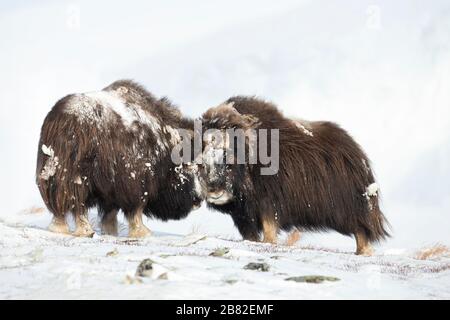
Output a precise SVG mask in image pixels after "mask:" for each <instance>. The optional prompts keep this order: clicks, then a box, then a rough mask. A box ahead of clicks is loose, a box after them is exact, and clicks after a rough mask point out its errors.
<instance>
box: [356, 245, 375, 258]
mask: <svg viewBox="0 0 450 320" xmlns="http://www.w3.org/2000/svg"><path fill="white" fill-rule="evenodd" d="M356 255H358V256H363V257H371V256H372V255H373V249H372V247H370V246H367V247H364V248H358V249H357V250H356Z"/></svg>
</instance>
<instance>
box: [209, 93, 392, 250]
mask: <svg viewBox="0 0 450 320" xmlns="http://www.w3.org/2000/svg"><path fill="white" fill-rule="evenodd" d="M203 126H204V129H205V130H206V129H229V128H237V129H248V128H253V129H256V130H258V129H279V137H280V138H279V156H280V157H279V160H280V167H279V171H278V173H277V174H276V175H267V176H264V175H260V170H259V169H260V168H261V165H260V164H259V162H258V164H255V165H251V164H242V165H239V164H232V165H217V164H216V165H215V168H211V167H208V165H207V166H206V167H205V170H204V172H208V171H210V170H215V171H216V173H217V174H216V177H215V178H214V179H211V178H210V176H211V175H208V174H207V173H205V174H204V177H206V178H204V179H205V180H206V181H205V183H206V185H207V188H208V192H217V191H218V190H219V191H220V190H227V191H228V192H230V193H232V195H233V197H232V200H231V201H229V202H228V203H226V204H220V205H216V204H214V203H208V205H209V207H211V208H214V209H216V210H219V211H221V212H224V213H227V214H230V215H231V217H232V218H233V221H234V223H235V225H236V227H237V228H238V230H239V231H240V233H241V234H242V236H243V237H244V238H245V239H249V240H258V239H259V237H260V233H261V231H262V229H263V221H272V222H273V223H275V224H276V225H277V227H278V228H279V229H282V230H286V231H289V230H291V229H293V228H298V229H300V230H310V231H325V230H329V229H332V230H336V231H337V232H339V233H341V234H344V235H356V234H357V233H360V234H362V235H363V236H365V238H366V239H367V241H368V242H376V241H379V240H381V239H384V238H385V237H387V236H388V232H387V231H386V227H385V226H386V223H387V221H386V219H385V217H384V216H383V213H382V212H381V210H380V207H379V199H378V196H379V195H378V193H377V194H369V193H368V191H367V188H368V186H370V185H373V184H374V182H375V179H374V176H373V172H372V169H371V168H370V162H369V159H368V158H367V156H366V154H365V153H364V152H363V151H362V149H361V147H360V146H359V145H358V144H357V143H356V142H355V141H354V140H353V139H352V137H350V135H349V134H348V133H347V132H345V131H344V130H343V129H341V128H340V127H339V126H338V125H337V124H334V123H331V122H305V121H297V120H292V119H288V118H286V117H284V116H283V115H282V114H281V113H280V112H279V111H278V110H277V108H276V107H275V105H273V104H271V103H267V102H265V101H262V100H259V99H256V98H250V97H233V98H231V99H229V100H228V101H226V102H225V103H224V104H223V105H221V106H220V107H217V108H212V109H210V110H208V111H207V112H205V113H204V114H203ZM269 142H270V140H269Z"/></svg>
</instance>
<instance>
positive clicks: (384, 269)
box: [0, 212, 450, 299]
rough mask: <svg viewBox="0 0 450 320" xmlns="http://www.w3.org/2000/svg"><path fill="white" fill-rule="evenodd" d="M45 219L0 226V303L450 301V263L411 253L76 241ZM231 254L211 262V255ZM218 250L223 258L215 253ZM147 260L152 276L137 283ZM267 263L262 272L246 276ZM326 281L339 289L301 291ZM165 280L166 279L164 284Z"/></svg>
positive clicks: (230, 242) (159, 238) (204, 241)
mask: <svg viewBox="0 0 450 320" xmlns="http://www.w3.org/2000/svg"><path fill="white" fill-rule="evenodd" d="M49 220H50V216H49V214H47V213H45V212H41V213H34V214H25V213H23V214H19V215H15V216H10V217H9V218H8V219H3V220H0V235H1V237H0V248H1V249H0V279H1V286H0V298H2V299H68V298H73V299H81V298H87V299H121V298H125V299H135V298H139V299H220V298H223V299H314V298H318V299H348V298H352V299H369V298H370V299H399V298H406V299H419V298H426V299H450V285H449V284H450V255H448V252H447V253H446V254H443V255H442V254H441V255H438V256H437V257H434V258H431V259H427V260H419V259H417V250H410V251H407V252H400V251H399V252H395V251H392V250H390V251H389V250H387V251H386V250H385V251H384V252H383V250H381V249H379V250H377V253H376V255H375V256H373V257H370V258H366V257H359V256H355V255H354V254H353V252H351V251H341V250H337V249H334V248H321V247H311V246H304V245H302V241H300V242H299V243H298V244H297V245H296V246H294V247H287V246H284V245H281V244H280V245H276V246H275V245H269V244H261V243H253V242H247V241H240V240H236V239H224V238H221V237H210V236H204V235H202V234H191V235H188V236H180V235H170V234H164V233H160V232H154V234H153V236H152V237H150V238H148V239H145V240H133V239H128V238H126V237H124V235H125V234H126V232H127V230H126V226H125V225H121V232H120V233H121V236H120V237H118V238H115V237H109V236H100V235H95V236H94V238H89V239H86V238H75V237H72V236H67V235H58V234H53V233H50V232H48V231H46V230H45V226H46V224H47V223H48V222H49ZM224 248H228V249H229V251H228V253H226V254H224V255H223V256H219V257H215V256H211V255H210V254H211V253H212V252H214V251H216V250H217V249H224ZM219 251H221V250H219ZM146 258H150V259H151V260H152V261H153V262H154V264H153V271H152V273H151V274H150V276H149V277H136V275H135V273H136V269H137V267H138V265H139V264H140V263H141V261H143V260H144V259H146ZM250 262H256V263H266V264H267V265H268V266H269V270H268V271H266V272H262V271H255V270H246V269H244V266H246V265H247V264H248V263H250ZM307 275H322V276H332V277H337V278H339V279H340V280H339V281H336V282H323V283H319V284H315V283H298V282H294V281H286V280H285V279H286V278H288V277H296V276H307ZM161 278H162V279H161Z"/></svg>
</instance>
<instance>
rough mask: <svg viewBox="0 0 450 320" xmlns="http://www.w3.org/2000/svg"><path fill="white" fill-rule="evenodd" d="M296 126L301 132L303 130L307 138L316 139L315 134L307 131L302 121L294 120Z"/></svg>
mask: <svg viewBox="0 0 450 320" xmlns="http://www.w3.org/2000/svg"><path fill="white" fill-rule="evenodd" d="M294 123H295V125H296V126H297V128H299V129H300V130H302V132H303V133H304V134H306V135H307V136H310V137H314V134H313V133H312V131H310V130H308V129H306V127H305V126H304V124H303V121H302V120H294Z"/></svg>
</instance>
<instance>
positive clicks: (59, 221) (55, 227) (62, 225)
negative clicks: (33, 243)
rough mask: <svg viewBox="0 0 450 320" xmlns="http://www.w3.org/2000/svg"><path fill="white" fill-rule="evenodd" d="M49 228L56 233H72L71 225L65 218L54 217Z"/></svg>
mask: <svg viewBox="0 0 450 320" xmlns="http://www.w3.org/2000/svg"><path fill="white" fill-rule="evenodd" d="M48 230H49V231H51V232H55V233H64V234H70V231H69V226H68V225H67V223H66V220H65V219H64V218H55V217H54V218H53V220H52V222H51V223H50V225H49V226H48Z"/></svg>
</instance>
